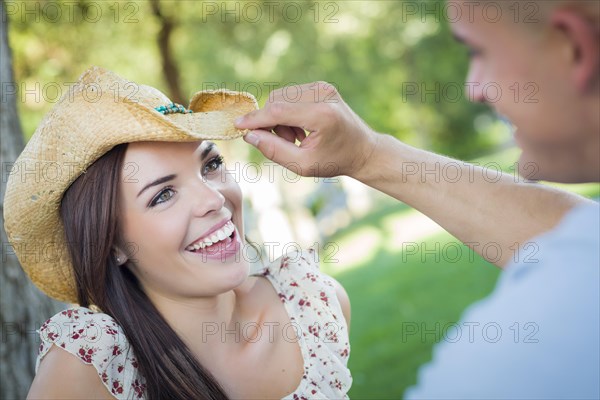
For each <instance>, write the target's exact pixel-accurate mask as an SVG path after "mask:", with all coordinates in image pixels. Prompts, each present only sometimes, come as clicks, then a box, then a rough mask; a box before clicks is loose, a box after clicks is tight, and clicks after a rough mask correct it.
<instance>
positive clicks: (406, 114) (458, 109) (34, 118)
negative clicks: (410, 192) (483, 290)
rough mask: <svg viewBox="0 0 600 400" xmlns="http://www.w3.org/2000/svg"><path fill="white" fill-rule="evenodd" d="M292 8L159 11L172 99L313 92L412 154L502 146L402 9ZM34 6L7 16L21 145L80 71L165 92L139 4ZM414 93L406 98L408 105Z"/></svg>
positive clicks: (371, 5)
mask: <svg viewBox="0 0 600 400" xmlns="http://www.w3.org/2000/svg"><path fill="white" fill-rule="evenodd" d="M24 3H26V2H21V3H19V4H21V8H23V7H24V5H22V4H24ZM288 3H289V2H288ZM292 3H293V4H292V5H293V6H294V7H291V6H290V5H289V4H286V3H285V2H268V1H266V2H251V3H248V2H207V1H180V2H175V1H165V0H163V1H162V2H161V6H162V10H163V13H164V14H165V15H166V16H167V17H168V18H170V19H171V20H172V21H173V22H174V23H175V29H174V31H173V37H172V39H173V40H172V45H173V51H174V56H175V59H176V60H177V62H178V65H179V69H180V72H181V82H182V87H183V91H184V93H185V94H186V95H191V94H192V93H193V92H195V91H197V90H201V89H210V88H215V87H227V88H229V89H234V90H236V89H237V90H247V91H249V92H251V93H253V94H255V95H257V97H259V101H260V102H261V103H264V102H265V101H266V99H267V96H268V93H269V91H270V90H271V89H273V88H276V87H282V86H285V85H289V84H294V83H306V82H312V81H317V80H325V81H329V82H332V83H334V84H335V85H336V86H337V87H338V89H339V90H340V92H341V93H342V95H343V97H344V99H345V100H346V101H347V102H348V103H349V104H350V106H351V107H353V108H354V109H355V110H356V111H357V113H358V114H359V115H360V116H361V117H362V118H363V119H364V120H365V121H366V122H367V123H369V124H370V125H371V126H372V127H373V128H374V129H375V130H378V131H380V132H386V133H390V134H392V135H394V136H396V137H398V138H400V139H402V140H405V141H406V142H408V143H410V144H413V145H417V146H421V147H426V148H429V149H431V150H433V151H438V152H443V153H446V154H449V155H452V156H456V157H461V158H465V157H472V156H475V155H477V154H481V153H482V152H487V151H489V150H491V149H493V148H494V146H496V145H497V144H498V142H499V141H501V140H504V139H505V138H502V137H501V138H498V137H497V135H496V136H494V135H488V132H487V131H486V129H483V130H481V129H480V130H477V129H475V127H474V124H473V120H474V116H475V115H477V114H478V113H487V112H488V111H485V109H484V108H482V107H481V106H479V105H473V104H470V103H468V102H467V100H466V99H465V96H464V93H463V92H462V86H463V80H464V76H465V74H466V63H467V61H466V56H465V51H464V50H463V49H462V48H461V47H460V46H459V45H458V44H456V43H454V41H453V39H452V38H451V35H450V34H449V32H448V26H447V24H446V23H445V22H443V21H439V20H438V17H437V16H436V15H435V14H426V15H424V16H423V15H421V14H422V13H420V12H418V13H414V14H411V13H408V12H407V9H406V5H405V4H404V2H402V1H346V2H326V1H321V2H309V1H295V2H292ZM410 3H411V5H415V4H416V5H417V6H418V7H419V9H420V8H421V3H423V4H425V3H428V4H427V7H430V8H431V7H432V4H434V2H431V1H425V2H416V3H415V2H410ZM435 3H436V4H437V6H438V7H441V4H443V3H440V2H439V1H437V2H435ZM32 4H33V2H32ZM35 4H37V7H38V9H39V15H37V16H36V15H35V14H31V13H29V14H27V13H24V12H23V11H24V10H23V9H21V10H18V11H19V12H15V13H13V14H12V15H11V16H10V41H11V45H12V49H13V51H14V59H15V75H16V78H17V80H18V82H19V84H20V85H21V89H22V90H21V96H20V98H21V100H22V101H21V103H20V111H21V113H22V117H23V121H24V129H25V132H26V136H27V137H29V136H30V135H31V134H32V132H33V130H34V129H35V127H36V126H37V124H38V123H39V121H40V119H41V117H42V115H43V114H44V113H45V112H47V111H48V109H49V108H50V106H51V104H52V103H53V102H55V101H56V100H57V99H56V93H55V92H56V90H55V89H56V88H53V87H52V86H53V85H56V84H54V82H56V83H57V84H58V85H61V87H63V89H64V86H62V85H63V84H65V83H67V82H73V81H74V80H75V79H77V77H78V76H79V74H80V73H81V72H82V71H83V70H85V69H86V68H87V67H88V66H89V65H101V66H103V67H106V68H108V69H111V70H114V71H115V72H117V73H119V74H120V75H122V76H125V77H127V78H129V79H132V80H135V81H137V82H140V83H145V84H150V85H154V86H157V87H158V88H159V89H161V90H163V91H166V84H165V83H164V79H163V76H162V71H161V59H160V54H159V51H158V47H157V44H156V38H157V34H158V32H159V29H160V24H159V21H158V19H157V18H156V17H155V16H154V15H153V14H152V11H151V8H150V5H149V3H148V2H141V1H127V2H125V1H122V2H96V1H90V0H79V1H77V2H72V1H66V0H60V1H56V0H55V1H51V0H47V1H38V2H35ZM248 4H254V5H255V6H254V8H253V7H252V6H248ZM257 4H259V5H260V12H261V15H258V14H257V12H256V9H257V7H256V5H257ZM215 7H217V9H216V11H215ZM56 9H59V10H61V13H62V15H61V16H60V17H58V18H57V16H56ZM29 10H35V6H34V5H30V6H29ZM298 10H300V11H298ZM99 12H100V14H99ZM257 16H258V18H257ZM36 84H37V85H38V90H40V91H41V96H37V98H35V97H36V96H34V95H32V94H31V90H35V87H36ZM415 85H416V87H417V88H418V89H417V90H418V93H416V94H411V93H412V92H411V91H413V92H414V89H415ZM436 85H437V86H436ZM44 88H46V92H45V93H44ZM53 90H54V91H53ZM427 90H429V91H431V90H437V92H438V94H437V95H435V94H432V93H429V94H427V93H428V92H427ZM27 91H29V92H27ZM288 95H289V97H290V98H294V96H295V95H296V93H295V91H294V90H291V91H289V92H288ZM484 128H485V127H484ZM251 157H253V158H255V157H256V154H255V153H254V154H252V155H251Z"/></svg>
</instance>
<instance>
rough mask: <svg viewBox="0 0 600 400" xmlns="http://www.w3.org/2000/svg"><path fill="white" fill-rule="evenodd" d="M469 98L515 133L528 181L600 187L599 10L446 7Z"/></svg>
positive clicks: (454, 1) (572, 1)
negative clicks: (462, 56)
mask: <svg viewBox="0 0 600 400" xmlns="http://www.w3.org/2000/svg"><path fill="white" fill-rule="evenodd" d="M448 9H449V10H450V9H453V11H456V10H460V11H459V12H460V14H458V13H456V14H455V16H456V18H451V25H452V30H453V32H454V35H455V36H456V37H457V39H458V40H459V41H461V42H463V43H465V45H466V46H467V47H468V48H469V49H470V53H471V61H470V69H469V74H468V77H467V84H466V85H467V91H468V94H469V96H470V97H471V99H472V100H473V101H480V102H486V103H488V104H489V105H490V106H491V107H493V108H494V109H495V110H496V111H497V112H498V113H499V114H501V115H502V116H504V117H506V118H508V119H509V120H510V121H511V122H512V123H513V124H514V125H515V127H516V131H515V139H516V141H517V143H518V145H519V147H521V149H522V150H523V153H522V155H521V159H520V160H519V164H520V165H519V168H520V172H521V174H522V175H523V176H525V177H526V178H530V179H544V180H550V181H557V182H598V181H600V2H598V1H596V0H592V1H578V0H569V1H548V0H546V1H490V0H487V1H478V2H473V1H464V0H451V1H449V2H448Z"/></svg>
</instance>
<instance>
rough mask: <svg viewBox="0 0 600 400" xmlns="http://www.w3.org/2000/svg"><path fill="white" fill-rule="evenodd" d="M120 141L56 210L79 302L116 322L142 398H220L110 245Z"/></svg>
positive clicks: (114, 237) (115, 225) (115, 239)
mask: <svg viewBox="0 0 600 400" xmlns="http://www.w3.org/2000/svg"><path fill="white" fill-rule="evenodd" d="M126 149H127V144H121V145H118V146H115V147H114V148H113V149H112V150H110V151H109V152H107V153H106V154H105V155H104V156H102V157H101V158H99V159H98V160H97V161H96V162H95V163H94V164H93V165H91V166H90V167H89V168H88V169H87V172H86V173H84V174H83V175H81V176H80V177H79V178H77V180H75V182H74V183H73V184H72V185H71V186H70V187H69V189H68V190H67V191H66V192H65V194H64V196H63V199H62V202H61V207H60V214H61V218H62V221H63V224H64V229H65V234H66V240H67V243H68V246H69V254H70V256H71V260H72V263H73V268H74V273H75V279H76V283H77V296H78V300H79V304H80V305H81V306H83V307H89V306H90V305H95V306H97V307H99V308H100V309H101V310H102V311H103V312H104V313H106V314H108V315H110V316H112V317H113V318H114V319H115V320H116V321H117V323H118V324H119V325H120V326H121V327H122V328H123V331H124V332H125V336H126V338H127V340H128V342H129V344H130V345H131V347H132V349H133V353H134V354H135V357H136V359H137V361H138V364H139V371H140V374H141V375H142V376H143V377H144V379H145V381H146V397H147V398H149V399H181V400H189V399H226V398H227V396H226V395H225V392H224V391H223V389H222V388H221V386H220V385H219V384H218V382H217V381H216V380H215V379H214V378H213V377H212V376H211V374H210V373H209V372H208V371H207V370H206V369H205V368H204V367H202V365H200V363H199V362H198V360H197V359H196V358H195V357H194V355H193V354H192V352H191V351H190V349H189V348H188V347H187V346H186V345H185V343H184V342H183V341H182V340H181V339H180V338H179V336H177V334H176V333H175V331H174V330H173V329H172V328H171V327H170V326H169V324H168V323H167V322H166V321H165V319H164V318H163V317H162V316H161V315H160V313H159V312H158V310H157V309H156V308H155V307H154V305H153V304H152V302H151V301H150V300H149V299H148V297H147V296H146V294H145V293H144V291H143V290H142V288H141V286H140V285H139V283H138V281H137V279H136V277H135V276H134V275H133V274H132V273H131V271H130V270H129V269H128V268H127V266H119V265H118V264H117V262H116V259H115V255H114V253H113V245H115V244H117V245H119V244H120V245H123V241H122V238H121V236H120V227H119V221H118V215H119V214H118V212H119V208H118V207H119V204H118V198H119V197H118V193H119V179H120V171H121V168H122V166H123V159H124V156H125V151H126Z"/></svg>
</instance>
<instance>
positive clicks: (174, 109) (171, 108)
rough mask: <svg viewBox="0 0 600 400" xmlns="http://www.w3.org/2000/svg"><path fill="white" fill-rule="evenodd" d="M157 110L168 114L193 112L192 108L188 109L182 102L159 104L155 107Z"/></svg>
mask: <svg viewBox="0 0 600 400" xmlns="http://www.w3.org/2000/svg"><path fill="white" fill-rule="evenodd" d="M154 109H155V110H156V111H158V112H159V113H161V114H163V115H167V114H177V113H180V114H191V113H193V111H192V110H188V109H186V108H185V107H184V106H182V105H181V104H177V103H171V104H168V105H166V106H158V107H155V108H154Z"/></svg>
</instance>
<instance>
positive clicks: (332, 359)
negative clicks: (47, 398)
mask: <svg viewBox="0 0 600 400" xmlns="http://www.w3.org/2000/svg"><path fill="white" fill-rule="evenodd" d="M316 257H317V254H316V253H315V252H314V251H313V250H312V249H309V250H306V251H301V252H298V251H295V252H292V253H289V254H287V255H285V256H283V257H281V258H279V259H277V260H275V261H273V262H271V263H269V264H267V265H265V266H264V267H261V268H260V269H259V270H257V271H256V272H255V273H253V275H262V276H264V277H266V278H267V279H268V280H269V281H270V282H271V284H272V285H273V287H274V288H275V290H276V291H277V293H278V295H279V298H280V299H281V301H282V303H283V305H284V307H285V309H286V311H287V313H288V315H289V318H290V322H289V323H290V325H291V326H293V327H294V330H295V332H296V335H297V338H294V340H296V339H297V341H298V344H299V345H300V349H301V351H302V356H303V359H304V376H303V377H302V380H301V382H300V384H299V386H298V387H297V388H296V390H295V391H294V392H293V393H291V394H289V395H288V396H286V397H285V399H286V400H288V399H289V400H300V399H347V398H348V396H347V392H348V390H349V389H350V386H351V384H352V377H351V375H350V371H349V370H348V368H347V363H348V357H349V354H350V345H349V342H348V327H347V325H346V321H345V319H344V316H343V314H342V309H341V306H340V303H339V301H338V299H337V296H336V293H335V288H334V286H333V283H332V281H331V279H330V278H329V277H328V276H327V275H325V274H323V273H321V272H320V271H319V265H318V261H317V260H316ZM38 332H39V334H40V338H41V344H40V350H39V354H38V358H37V363H36V371H37V370H38V368H39V364H40V361H41V360H42V358H43V357H44V356H45V355H46V354H47V353H48V351H49V350H50V348H51V347H52V345H53V344H54V345H56V346H58V347H59V348H62V349H64V350H66V351H68V352H69V353H71V354H73V355H74V356H76V357H79V359H80V360H82V361H83V362H84V363H86V364H91V365H93V366H94V367H95V369H96V371H97V372H98V376H99V377H100V379H102V382H103V384H104V386H106V388H107V389H108V391H109V392H110V393H112V395H113V396H114V397H115V398H117V399H144V398H145V390H146V385H145V381H144V379H143V377H142V376H141V375H140V374H139V373H138V364H137V361H136V358H135V355H134V354H133V350H132V349H131V348H130V346H129V343H128V342H127V339H126V337H125V334H124V332H123V330H122V329H121V327H120V326H119V325H118V324H117V323H116V322H115V320H114V319H113V318H112V317H110V316H109V315H107V314H103V313H95V312H93V311H91V310H90V309H88V308H85V307H79V308H71V309H68V310H65V311H61V312H60V313H58V314H56V315H55V316H53V317H52V318H50V319H49V320H48V321H46V322H45V323H44V324H43V325H42V326H41V327H40V329H39V331H38Z"/></svg>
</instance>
